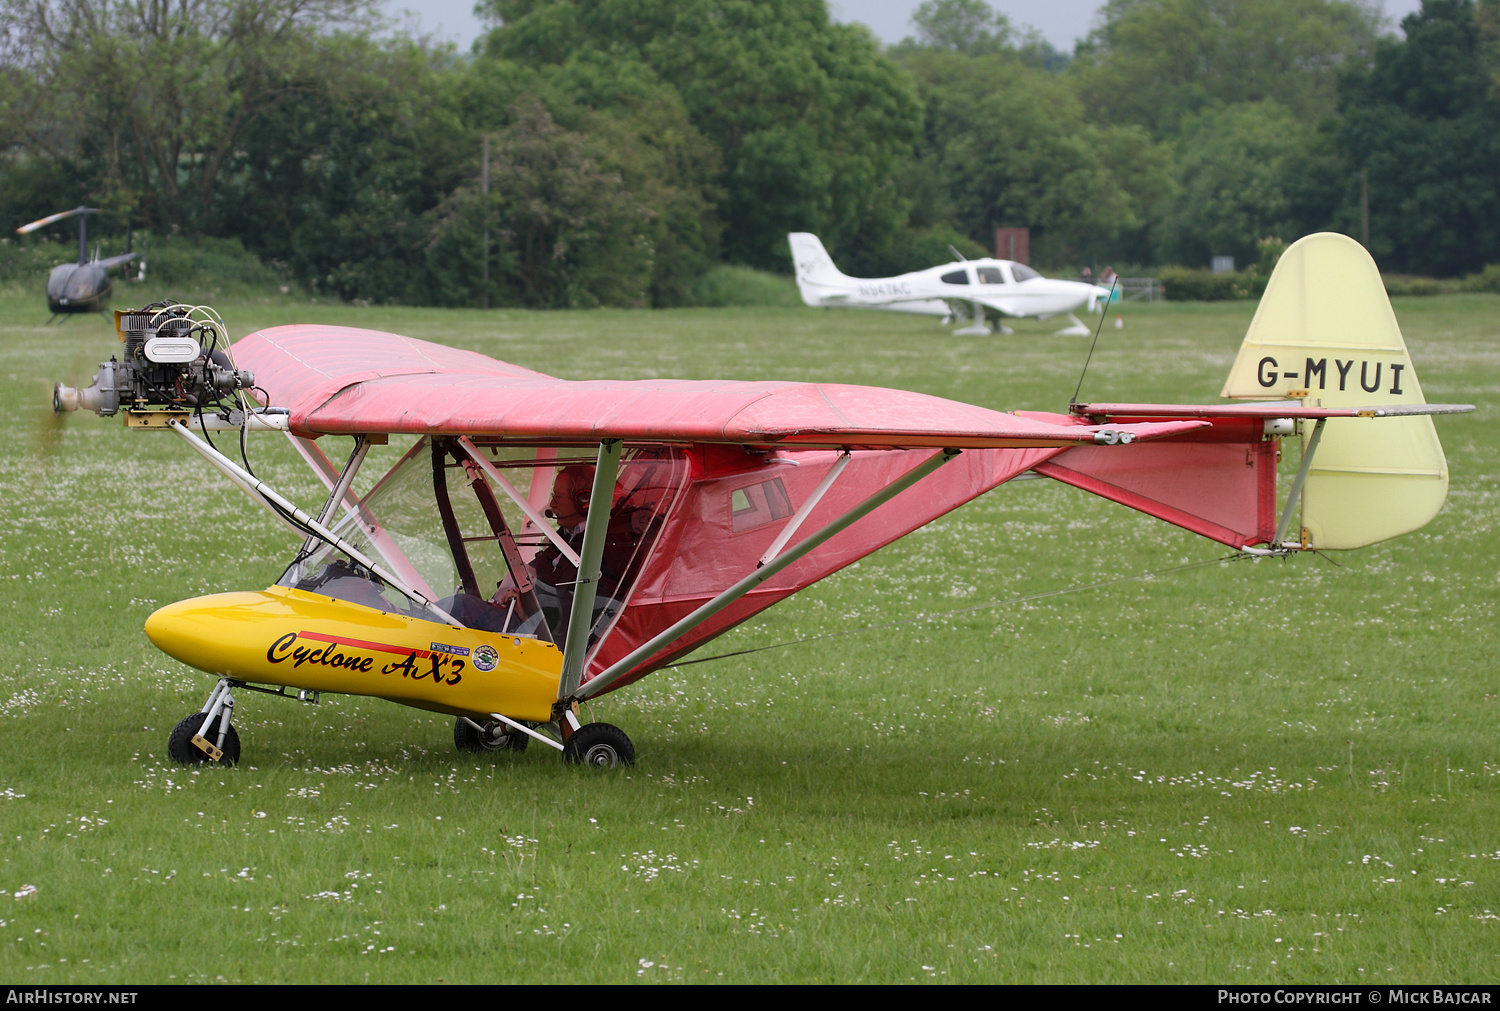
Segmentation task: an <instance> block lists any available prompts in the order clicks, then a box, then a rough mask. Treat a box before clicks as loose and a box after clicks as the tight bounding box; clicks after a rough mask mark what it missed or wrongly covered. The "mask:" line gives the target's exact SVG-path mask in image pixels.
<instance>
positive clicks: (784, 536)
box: [755, 449, 849, 568]
mask: <svg viewBox="0 0 1500 1011" xmlns="http://www.w3.org/2000/svg"><path fill="white" fill-rule="evenodd" d="M847 466H849V451H848V450H847V449H846V450H844V452H843V455H841V456H840V457H839V458H838V461H837V462H836V463H835V464H834V465H833V466H832V467H831V468H829V470H828V473H827V474H824V475H823V480H821V481H819V482H818V486H817V487H816V488H814V489H813V493H812V494H811V495H810V496H808V499H807V501H806V502H804V503H802V508H801V509H798V510H797V512H796V514H795V515H794V516H793V517H792V518H791V519H789V520H787V521H786V526H785V527H783V528H782V531H781V533H779V534H777V535H776V539H775V540H774V541H772V542H771V546H770V547H769V548H766V553H765V554H763V555H761V556H760V561H758V562H756V563H755V566H756V568H760V567H761V566H763V565H765V564H766V563H768V562H770V561H771V559H773V558H775V557H776V554H777V552H779V551H780V550H781V549H782V548H784V547H786V542H787V541H789V540H791V539H792V535H793V534H795V533H796V532H797V528H798V527H800V526H802V523H803V521H804V520H806V519H807V517H808V514H809V513H811V512H812V511H813V507H814V506H816V505H817V504H818V503H819V502H821V501H823V496H824V495H826V494H828V489H829V488H832V487H833V482H835V481H837V480H838V479H839V475H840V474H842V473H843V472H844V468H845V467H847Z"/></svg>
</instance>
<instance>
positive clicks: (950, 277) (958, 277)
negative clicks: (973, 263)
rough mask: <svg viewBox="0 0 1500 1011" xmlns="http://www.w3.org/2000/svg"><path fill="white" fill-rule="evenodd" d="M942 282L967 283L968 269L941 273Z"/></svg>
mask: <svg viewBox="0 0 1500 1011" xmlns="http://www.w3.org/2000/svg"><path fill="white" fill-rule="evenodd" d="M943 283H944V284H968V283H969V274H968V271H964V270H955V271H951V272H950V273H947V274H944V275H943Z"/></svg>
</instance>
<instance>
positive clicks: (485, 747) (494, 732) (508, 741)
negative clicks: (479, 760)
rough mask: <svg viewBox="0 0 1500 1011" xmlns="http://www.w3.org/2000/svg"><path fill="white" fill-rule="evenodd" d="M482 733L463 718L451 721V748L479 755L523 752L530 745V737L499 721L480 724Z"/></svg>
mask: <svg viewBox="0 0 1500 1011" xmlns="http://www.w3.org/2000/svg"><path fill="white" fill-rule="evenodd" d="M482 726H483V727H484V729H485V732H484V733H480V732H479V731H478V730H475V729H474V727H473V726H472V725H471V724H470V723H469V721H468V720H466V719H464V718H463V717H459V718H458V719H456V720H454V721H453V746H454V747H456V748H457V749H458V750H459V751H467V752H471V753H473V754H476V755H477V754H479V753H481V752H485V751H525V750H526V745H528V744H530V743H531V738H530V736H528V735H526V734H523V733H521V732H520V731H519V730H517V729H515V728H514V727H509V726H506V725H505V724H504V723H501V722H500V721H499V720H489V721H487V722H485V723H484V724H482Z"/></svg>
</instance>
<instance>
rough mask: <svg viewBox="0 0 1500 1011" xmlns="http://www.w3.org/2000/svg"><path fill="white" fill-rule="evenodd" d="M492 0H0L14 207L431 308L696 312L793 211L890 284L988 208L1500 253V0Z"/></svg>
mask: <svg viewBox="0 0 1500 1011" xmlns="http://www.w3.org/2000/svg"><path fill="white" fill-rule="evenodd" d="M482 8H483V13H484V14H485V16H486V18H487V20H488V23H489V24H490V25H491V26H492V27H491V29H490V30H489V32H488V34H487V35H486V36H485V37H484V38H483V39H481V40H480V42H479V43H477V44H476V46H475V49H474V51H473V52H472V53H469V54H460V53H457V52H455V51H453V49H452V48H451V47H445V46H439V45H433V44H431V43H430V42H428V41H427V40H424V39H421V38H414V37H410V36H408V35H403V34H401V33H397V32H392V31H391V30H389V28H388V27H387V26H385V25H383V23H382V22H381V20H380V17H379V14H378V11H377V9H376V8H375V6H374V4H373V2H372V0H0V225H5V226H6V227H7V230H9V229H13V228H14V227H15V225H16V224H20V223H22V222H24V221H27V220H30V219H31V218H34V217H38V216H40V215H42V214H43V213H47V212H50V211H53V210H57V209H61V208H65V207H70V206H76V205H77V204H78V203H80V202H84V201H86V202H88V203H89V204H90V206H100V207H104V208H106V209H108V210H110V211H112V212H114V213H113V217H112V218H111V219H110V220H112V221H113V222H114V223H115V224H114V225H113V226H112V227H115V228H116V229H117V230H122V229H123V223H124V221H126V220H128V221H130V222H132V223H133V225H134V227H136V228H146V229H149V230H151V232H152V233H154V234H163V235H166V234H170V235H180V236H187V237H200V236H201V237H212V238H221V239H222V238H226V237H233V238H236V239H238V240H239V241H240V242H242V243H243V244H244V246H245V247H246V248H247V249H248V250H250V251H251V252H252V253H254V254H255V255H257V256H259V257H260V258H261V259H262V260H264V261H266V262H268V263H272V264H274V265H276V266H277V267H278V268H279V269H281V270H282V271H284V272H286V273H288V274H290V275H291V276H293V277H295V278H296V279H297V280H298V281H299V282H301V283H302V284H304V285H306V286H308V287H310V288H311V289H313V290H316V291H320V292H329V293H334V294H337V295H338V296H340V297H342V298H346V299H369V300H376V301H392V302H406V303H412V304H433V305H480V304H493V305H524V306H533V307H560V306H588V305H599V304H605V305H656V306H670V305H681V304H688V303H690V302H692V301H693V298H694V290H695V285H696V284H698V282H699V280H700V279H701V278H702V277H703V276H704V275H705V273H706V272H707V271H709V270H710V269H711V268H712V267H714V266H715V265H716V264H722V263H731V264H740V265H744V266H750V267H755V268H759V269H762V270H771V271H779V272H786V271H788V270H789V269H790V261H789V257H788V253H787V249H786V238H785V237H786V233H787V232H789V231H812V232H816V233H818V234H819V235H821V236H822V237H823V239H824V242H825V244H827V246H828V248H829V250H830V251H831V252H832V253H833V255H834V257H835V258H836V260H837V261H838V262H839V263H840V266H841V267H844V268H845V269H846V270H848V271H849V272H850V273H865V274H872V275H880V274H888V273H895V272H899V271H903V270H911V269H918V268H921V267H926V266H930V265H932V264H934V263H938V262H942V261H943V260H946V259H948V258H949V257H950V255H951V254H950V252H949V247H950V246H953V247H954V248H957V249H959V250H960V251H962V252H964V253H966V254H967V255H982V253H983V251H984V250H985V249H986V248H987V247H988V246H989V245H990V242H991V241H992V237H993V234H994V229H995V228H996V227H1000V226H1028V227H1030V228H1031V229H1032V250H1033V260H1034V261H1037V262H1040V263H1042V264H1045V265H1050V266H1059V265H1073V266H1079V265H1082V264H1085V263H1091V262H1092V263H1102V262H1105V261H1109V262H1113V263H1115V264H1117V265H1118V264H1170V263H1176V264H1183V265H1187V266H1201V265H1205V264H1206V263H1207V261H1208V259H1209V257H1210V256H1213V255H1232V256H1235V257H1236V258H1237V261H1238V262H1239V263H1241V264H1244V263H1253V262H1254V261H1255V260H1256V258H1257V257H1258V256H1260V255H1262V251H1263V249H1264V248H1265V242H1266V240H1267V239H1269V238H1273V237H1274V238H1279V239H1281V240H1282V241H1286V240H1290V239H1292V238H1295V237H1297V236H1299V235H1302V234H1304V233H1306V232H1310V231H1315V230H1319V229H1334V230H1338V231H1343V232H1346V233H1348V234H1351V235H1355V236H1356V237H1363V235H1364V229H1365V227H1366V226H1365V221H1366V220H1367V221H1368V226H1367V227H1368V240H1369V246H1370V248H1371V251H1372V252H1373V253H1374V254H1375V256H1376V258H1377V259H1378V260H1379V261H1380V263H1381V264H1382V266H1383V267H1384V268H1385V269H1388V270H1395V271H1404V272H1410V273H1416V274H1424V275H1437V276H1451V275H1456V274H1460V273H1465V272H1469V271H1474V270H1478V269H1479V268H1481V267H1483V266H1484V265H1485V264H1487V263H1497V262H1500V227H1497V226H1500V174H1497V173H1496V171H1495V166H1496V165H1497V164H1500V158H1497V154H1500V151H1497V145H1500V131H1497V129H1496V126H1497V125H1500V122H1497V120H1500V0H1480V2H1478V3H1477V4H1476V3H1475V2H1474V0H1424V4H1423V7H1422V9H1421V11H1420V12H1418V13H1417V14H1414V15H1412V16H1411V17H1409V18H1407V19H1406V20H1405V21H1404V22H1403V24H1402V26H1401V27H1402V30H1403V31H1402V34H1401V35H1397V34H1394V33H1392V32H1391V31H1390V30H1389V26H1388V25H1386V24H1384V23H1383V22H1382V20H1381V16H1380V14H1379V10H1378V8H1376V7H1372V6H1369V5H1367V4H1366V3H1364V2H1363V0H1110V2H1109V3H1108V5H1107V6H1106V7H1105V8H1104V9H1103V10H1102V12H1101V15H1100V17H1099V19H1098V21H1097V23H1096V25H1095V27H1094V29H1093V31H1092V32H1091V33H1090V34H1089V35H1088V36H1087V37H1085V38H1084V39H1082V40H1081V41H1080V42H1079V44H1078V45H1077V47H1076V49H1075V51H1074V52H1073V53H1071V54H1069V53H1061V52H1058V51H1056V50H1055V49H1053V48H1052V47H1051V46H1050V45H1048V44H1047V43H1046V42H1045V41H1044V40H1043V39H1041V38H1040V37H1039V36H1037V35H1036V34H1035V33H1034V32H1030V31H1027V30H1020V29H1017V28H1016V27H1015V26H1013V25H1012V24H1011V23H1010V22H1009V21H1008V20H1007V18H1006V17H1005V16H1004V15H1003V14H1000V13H998V12H997V11H995V10H994V9H993V8H991V7H990V6H988V5H987V4H986V3H985V2H983V0H928V2H926V3H924V4H923V5H922V6H921V7H920V8H919V9H918V11H917V14H916V16H915V17H914V19H913V28H914V32H913V34H912V36H911V37H909V38H907V39H906V40H905V41H903V42H901V43H900V44H898V45H895V46H891V47H882V46H881V45H880V44H879V43H878V42H877V41H876V40H875V39H874V38H873V36H872V35H871V34H870V33H869V32H868V30H866V29H865V28H863V27H862V26H859V25H840V24H836V23H833V22H832V21H831V20H830V19H829V16H828V11H827V8H826V6H825V3H824V0H485V3H484V4H483V5H482ZM486 150H487V152H488V158H487V164H485V163H482V156H481V152H484V151H486ZM486 276H487V277H488V280H487V282H486V280H485V278H486Z"/></svg>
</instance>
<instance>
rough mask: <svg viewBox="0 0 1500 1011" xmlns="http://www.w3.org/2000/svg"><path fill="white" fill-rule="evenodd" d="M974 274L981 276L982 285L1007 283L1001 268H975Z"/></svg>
mask: <svg viewBox="0 0 1500 1011" xmlns="http://www.w3.org/2000/svg"><path fill="white" fill-rule="evenodd" d="M974 272H975V273H976V274H978V275H979V283H980V284H1004V283H1005V275H1004V274H1002V273H1001V272H1000V268H999V267H975V268H974Z"/></svg>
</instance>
